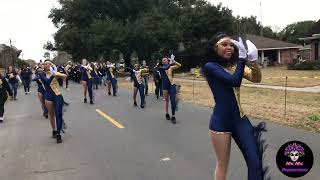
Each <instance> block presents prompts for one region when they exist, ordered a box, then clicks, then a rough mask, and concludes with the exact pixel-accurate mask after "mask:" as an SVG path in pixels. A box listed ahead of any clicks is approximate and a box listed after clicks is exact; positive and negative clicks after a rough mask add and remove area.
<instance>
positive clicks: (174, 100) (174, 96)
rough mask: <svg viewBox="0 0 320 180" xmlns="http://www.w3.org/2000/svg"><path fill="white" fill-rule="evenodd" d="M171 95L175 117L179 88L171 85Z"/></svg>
mask: <svg viewBox="0 0 320 180" xmlns="http://www.w3.org/2000/svg"><path fill="white" fill-rule="evenodd" d="M169 95H170V102H171V111H172V115H173V116H174V115H175V114H176V107H177V86H176V85H175V84H174V85H171V87H170V90H169Z"/></svg>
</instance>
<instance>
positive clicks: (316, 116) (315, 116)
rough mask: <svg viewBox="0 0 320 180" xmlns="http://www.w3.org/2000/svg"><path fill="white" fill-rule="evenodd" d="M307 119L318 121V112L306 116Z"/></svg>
mask: <svg viewBox="0 0 320 180" xmlns="http://www.w3.org/2000/svg"><path fill="white" fill-rule="evenodd" d="M308 120H310V121H320V113H316V114H313V115H311V116H309V117H308Z"/></svg>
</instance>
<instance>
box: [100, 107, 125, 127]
mask: <svg viewBox="0 0 320 180" xmlns="http://www.w3.org/2000/svg"><path fill="white" fill-rule="evenodd" d="M96 112H97V113H98V114H100V115H101V116H102V117H104V118H106V119H107V120H108V121H110V122H111V123H112V124H113V125H115V126H116V127H117V128H119V129H124V126H123V125H122V124H120V123H118V122H117V121H116V120H115V119H113V118H112V117H111V116H109V115H107V114H106V113H104V112H103V111H101V110H100V109H96Z"/></svg>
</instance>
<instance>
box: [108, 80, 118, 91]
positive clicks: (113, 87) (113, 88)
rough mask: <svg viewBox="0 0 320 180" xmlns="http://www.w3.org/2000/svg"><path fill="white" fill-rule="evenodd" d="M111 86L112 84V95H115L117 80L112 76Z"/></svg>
mask: <svg viewBox="0 0 320 180" xmlns="http://www.w3.org/2000/svg"><path fill="white" fill-rule="evenodd" d="M109 81H111V86H112V92H113V95H117V90H118V82H117V79H116V78H112V79H111V80H109Z"/></svg>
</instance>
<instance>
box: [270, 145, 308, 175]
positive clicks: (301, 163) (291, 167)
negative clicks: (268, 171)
mask: <svg viewBox="0 0 320 180" xmlns="http://www.w3.org/2000/svg"><path fill="white" fill-rule="evenodd" d="M276 160H277V165H278V168H279V170H280V172H281V173H282V174H284V175H286V176H288V177H292V178H297V177H302V176H304V175H306V174H308V173H309V172H310V170H311V168H312V166H313V161H314V159H313V153H312V151H311V149H310V148H309V146H307V145H306V144H305V143H303V142H300V141H290V142H287V143H285V144H284V145H282V146H281V148H280V149H279V151H278V153H277V158H276Z"/></svg>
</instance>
